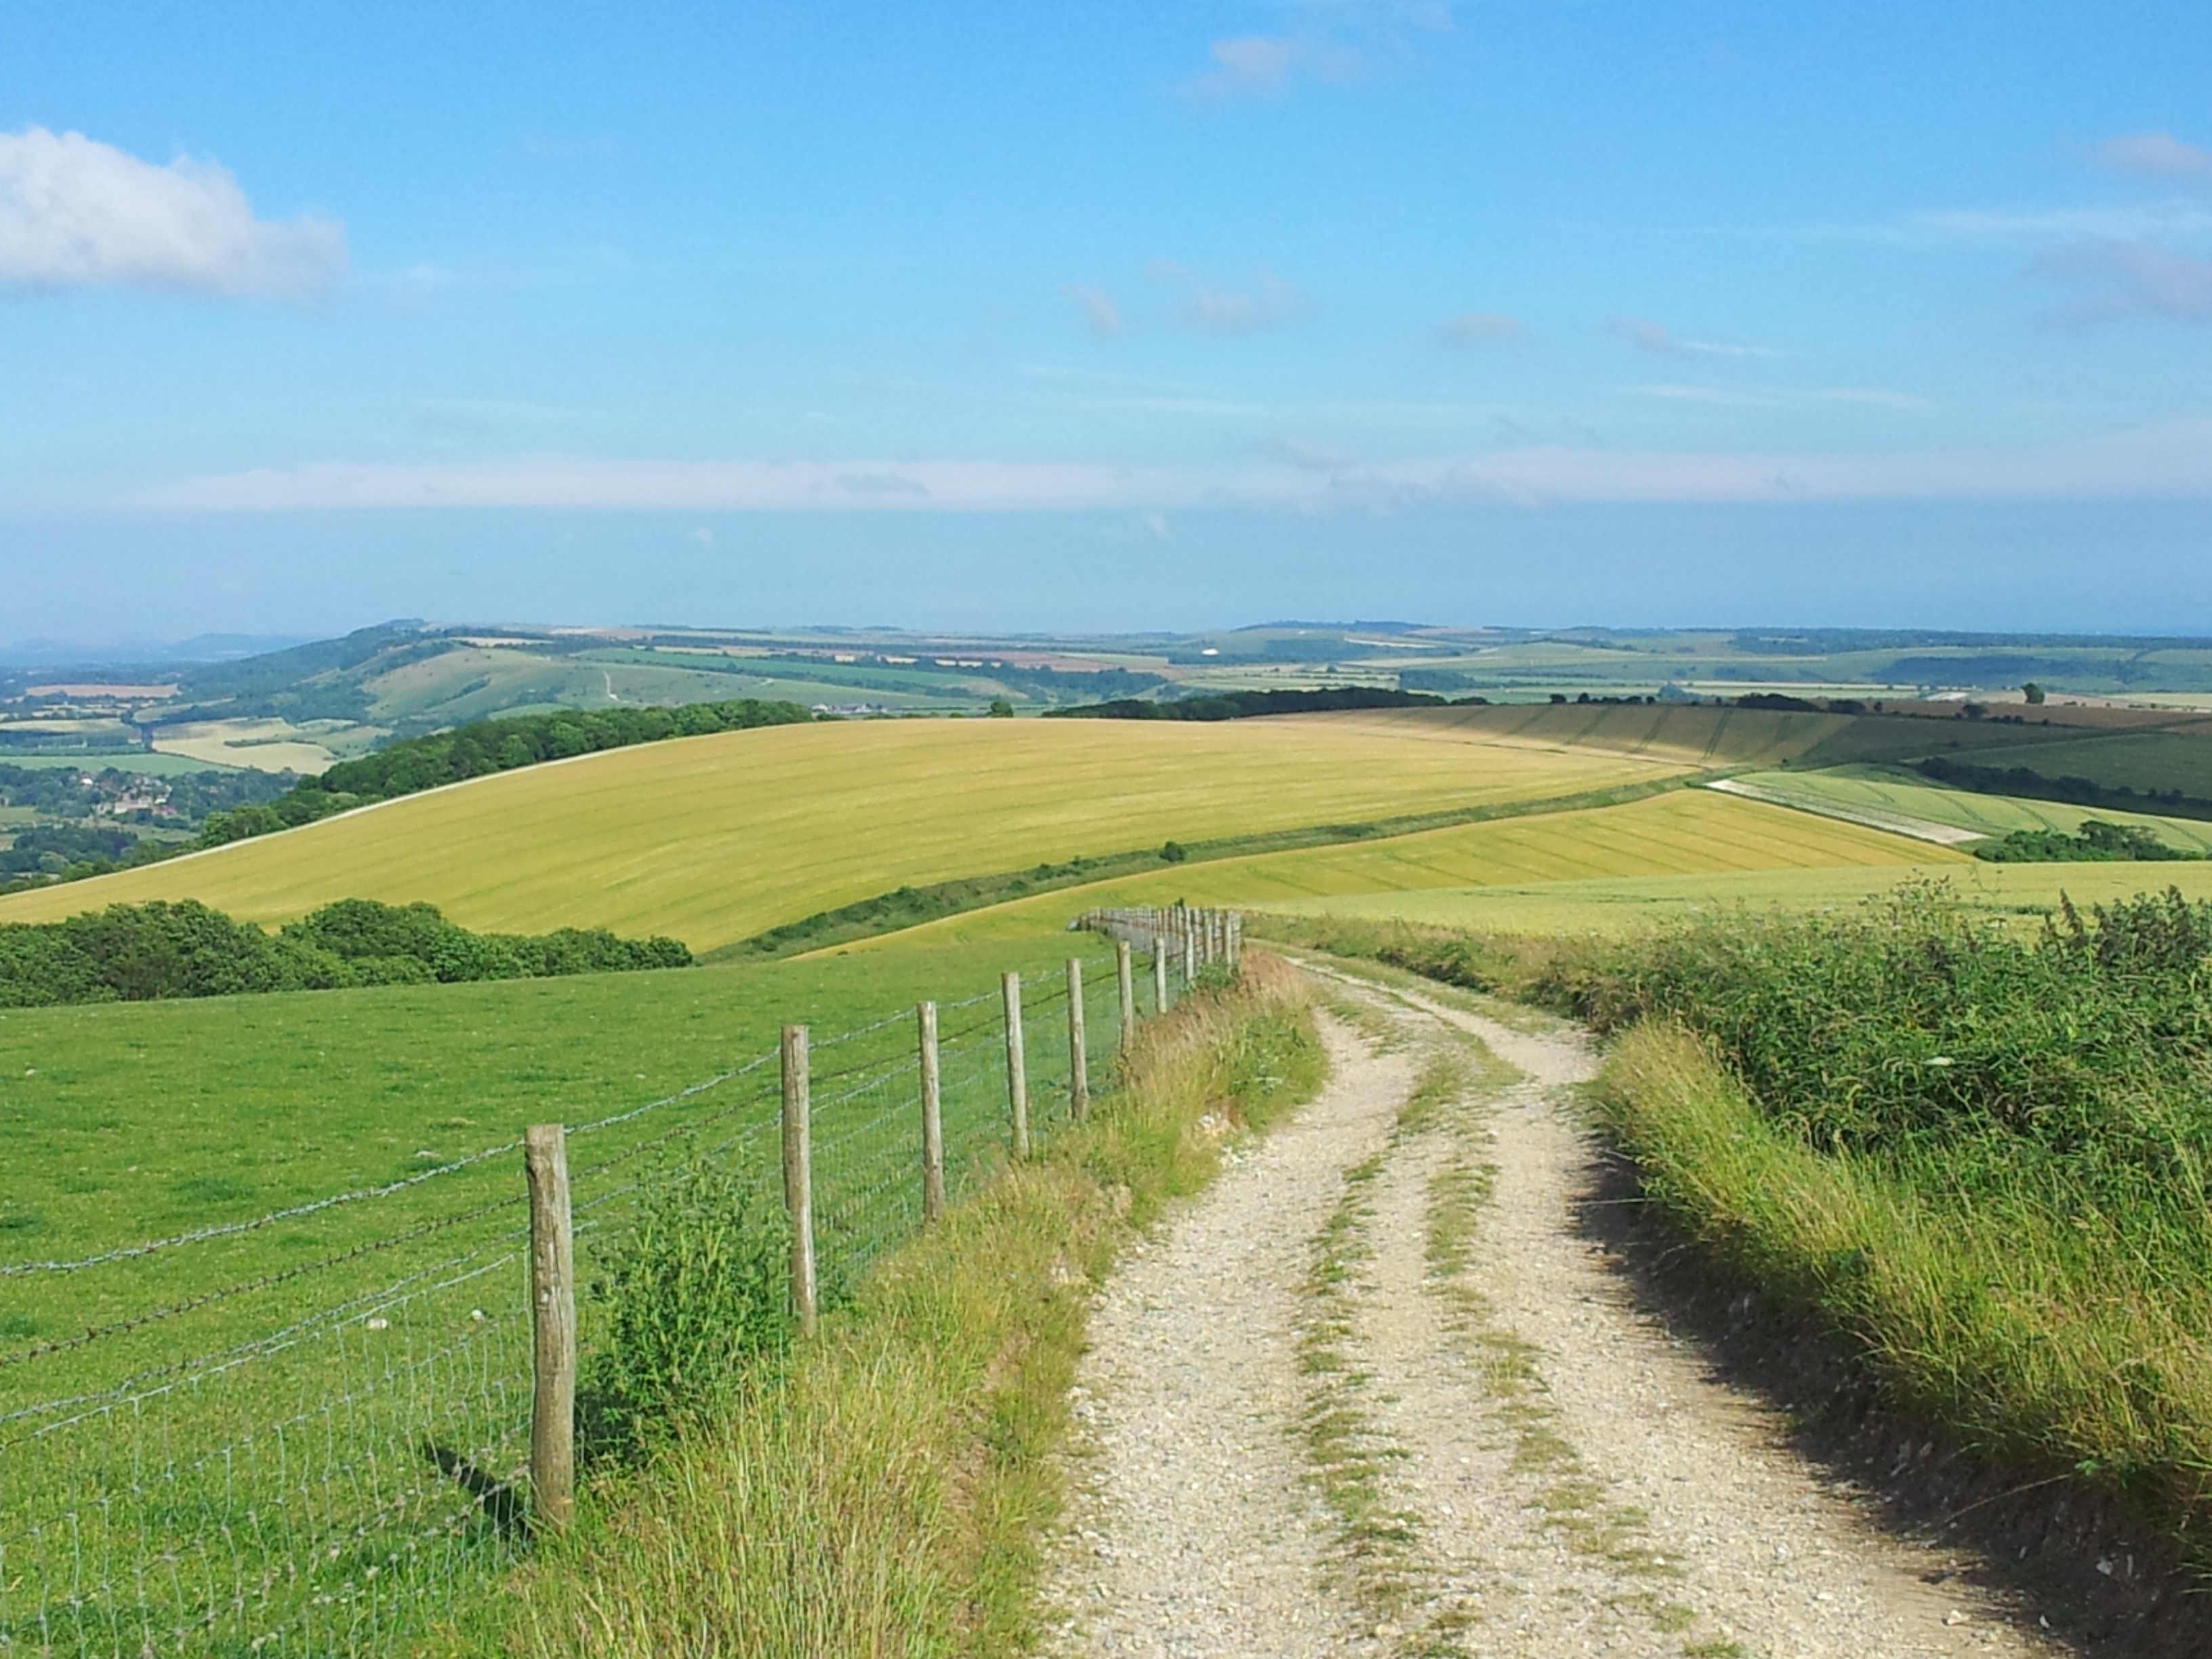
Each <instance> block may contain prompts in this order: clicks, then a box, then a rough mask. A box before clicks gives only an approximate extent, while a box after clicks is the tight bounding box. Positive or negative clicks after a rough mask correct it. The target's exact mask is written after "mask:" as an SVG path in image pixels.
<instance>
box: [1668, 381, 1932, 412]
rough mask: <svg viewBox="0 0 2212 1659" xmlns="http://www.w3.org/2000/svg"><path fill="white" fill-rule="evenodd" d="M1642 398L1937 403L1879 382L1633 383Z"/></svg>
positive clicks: (1781, 404) (1878, 405)
mask: <svg viewBox="0 0 2212 1659" xmlns="http://www.w3.org/2000/svg"><path fill="white" fill-rule="evenodd" d="M1628 389H1629V390H1630V391H1631V392H1634V393H1636V394H1637V396H1638V397H1641V398H1668V399H1670V400H1672V401H1674V402H1676V403H1690V404H1717V405H1720V406H1722V407H1724V408H1729V409H1804V408H1810V407H1818V406H1820V405H1823V404H1845V405H1853V404H1856V405H1859V406H1862V407H1864V408H1868V409H1889V410H1896V411H1898V412H1899V414H1906V415H1931V414H1933V413H1935V412H1936V407H1937V405H1936V404H1935V403H1934V402H1932V401H1931V400H1930V399H1929V398H1918V397H1915V396H1914V395H1913V394H1912V393H1911V392H1885V391H1883V390H1882V389H1881V388H1880V387H1878V386H1817V387H1814V388H1811V389H1809V390H1806V391H1779V392H1746V391H1742V390H1740V389H1738V388H1735V387H1723V386H1674V385H1661V386H1631V387H1629V388H1628Z"/></svg>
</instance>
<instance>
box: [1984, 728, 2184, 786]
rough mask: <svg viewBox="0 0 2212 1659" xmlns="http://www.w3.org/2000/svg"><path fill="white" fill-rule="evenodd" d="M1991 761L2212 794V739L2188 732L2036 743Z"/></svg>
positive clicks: (2104, 781) (2044, 772)
mask: <svg viewBox="0 0 2212 1659" xmlns="http://www.w3.org/2000/svg"><path fill="white" fill-rule="evenodd" d="M1982 764H1984V765H1990V766H2004V767H2014V766H2024V767H2026V768H2027V769H2028V770H2030V771H2031V772H2033V773H2036V774H2037V775H2039V776H2042V777H2046V778H2066V777H2075V778H2087V779H2088V780H2089V781H2091V782H2093V783H2097V784H2101V785H2103V786H2104V787H2106V788H2107V789H2121V788H2126V789H2132V790H2134V791H2136V793H2138V794H2162V793H2165V792H2166V791H2167V790H2169V789H2179V790H2180V791H2181V792H2182V793H2184V794H2185V795H2194V796H2197V798H2198V799H2203V798H2204V797H2205V796H2208V795H2212V741H2208V740H2207V739H2206V738H2204V737H2203V735H2201V734H2198V733H2195V732H2129V733H2126V734H2124V735H2117V736H2113V737H2108V738H2091V739H2088V740H2087V741H2083V742H2075V743H2055V744H2047V745H2046V744H2037V745H2035V746H2034V747H2033V748H2030V749H2026V750H2019V751H2017V752H2013V753H2008V754H2006V755H2005V756H2004V757H2002V759H1999V758H1996V757H1990V758H1989V759H1987V760H1985V761H1983V762H1982Z"/></svg>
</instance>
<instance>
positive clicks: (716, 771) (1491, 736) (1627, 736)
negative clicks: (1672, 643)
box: [0, 709, 1817, 950]
mask: <svg viewBox="0 0 2212 1659" xmlns="http://www.w3.org/2000/svg"><path fill="white" fill-rule="evenodd" d="M1460 712H1461V711H1457V710H1442V711H1435V713H1436V714H1439V715H1442V716H1444V717H1445V718H1441V719H1439V718H1425V717H1424V716H1425V714H1427V713H1428V711H1407V712H1406V713H1402V714H1398V713H1394V714H1371V715H1349V716H1337V715H1318V716H1307V717H1297V718H1291V719H1285V720H1256V721H1239V722H1235V723H1232V724H1230V725H1226V726H1197V725H1194V726H1184V725H1178V724H1152V723H1142V724H1138V723H1127V724H1124V723H1115V722H1110V721H1099V722H1091V721H1083V722H1066V723H1063V722H1058V721H1054V722H1050V723H1045V722H1032V721H1009V720H972V721H970V720H932V721H914V722H903V721H872V722H866V723H852V724H843V723H839V724H830V725H820V726H785V727H780V728H776V729H773V730H767V731H757V732H733V733H725V734H720V735H717V736H713V737H706V738H684V739H679V740H676V741H671V742H668V743H662V744H649V745H647V746H645V747H643V748H639V749H631V750H617V751H614V752H612V753H607V754H600V755H593V756H588V757H580V758H579V759H577V760H574V761H568V762H561V763H554V764H550V765H546V766H539V767H533V768H530V769H526V770H523V771H519V772H512V773H507V774H504V775H500V776H496V777H492V778H485V779H481V780H477V781H473V782H470V783H466V784H461V785H458V786H455V787H451V788H447V789H441V790H437V791H434V792H432V793H428V794H423V795H416V796H410V797H408V798H406V799H402V800H398V801H393V802H391V803H388V804H386V805H380V806H377V807H374V808H371V809H368V810H367V811H362V812H358V813H354V814H349V815H348V816H345V817H337V818H331V819H327V820H325V821H324V822H322V823H317V824H313V825H310V826H308V827H307V828H306V829H297V830H293V831H289V832H287V833H285V834H283V835H278V836H266V837H263V838H261V839H258V840H255V841H251V842H241V843H238V844H236V845H234V846H231V847H226V848H217V849H216V850H215V851H213V852H210V853H205V854H197V855H195V856H193V857H191V858H188V859H183V860H177V861H175V862H173V863H169V864H164V865H160V866H153V867H151V868H149V869H144V870H137V871H131V872H125V873H122V874H118V875H115V876H110V877H103V878H99V879H97V880H94V881H88V882H77V883H72V884H68V885H67V886H64V887H55V888H48V889H43V890H37V891H33V892H29V893H24V894H20V895H16V896H13V897H10V898H9V899H7V900H4V901H0V921H46V920H51V919H52V918H54V917H57V916H62V915H71V914H74V913H76V912H78V911H81V910H85V909H89V908H98V907H100V906H102V905H106V904H110V903H115V902H124V901H143V900H147V899H156V898H163V899H175V898H186V897H190V898H197V899H200V900H202V901H204V902H206V903H209V904H211V905H214V906H216V908H220V909H222V910H225V911H228V913H229V914H231V915H234V916H239V917H242V918H250V919H252V920H256V921H283V920H288V919H289V918H291V917H294V916H297V915H304V914H305V913H306V912H307V911H308V910H310V909H313V908H315V907H316V906H318V905H320V904H324V903H327V902H331V901H332V900H335V899H338V898H346V897H358V898H376V899H382V900H385V901H386V902H409V901H413V900H417V899H422V900H428V902H431V903H434V904H436V905H438V906H439V907H440V908H441V909H442V910H444V911H445V913H446V914H447V915H448V916H450V917H452V918H453V920H454V921H458V922H459V923H461V924H462V925H463V926H464V927H471V928H476V929H484V928H490V929H495V930H499V931H512V932H543V931H545V930H548V929H550V928H554V927H571V926H574V927H611V928H613V929H615V930H616V931H617V932H618V933H624V934H638V933H668V934H671V935H673V936H674V937H677V938H678V939H683V940H684V943H685V944H687V945H690V946H691V947H692V948H693V949H694V950H710V949H713V948H714V947H715V946H717V945H724V944H727V943H730V942H732V941H734V940H737V939H744V938H747V937H749V936H750V935H751V934H753V933H757V932H759V931H761V930H763V929H764V928H767V927H773V926H775V925H776V924H778V923H780V922H784V921H791V920H793V919H794V918H796V917H799V916H804V915H809V914H811V913H812V912H815V911H817V910H820V909H823V908H829V907H831V906H835V905H839V904H843V903H848V902H853V901H855V900H858V899H861V898H865V897H868V896H872V895H873V894H876V893H880V892H882V891H884V890H886V889H888V888H892V887H896V886H897V885H899V884H902V883H915V884H919V883H926V882H933V881H940V880H945V879H948V878H953V877H956V876H962V875H967V874H973V873H975V872H987V871H997V870H1009V869H1018V868H1024V867H1026V866H1030V865H1032V864H1035V863H1037V862H1039V861H1041V860H1066V859H1069V858H1072V857H1075V856H1079V855H1085V856H1095V855H1097V854H1106V853H1112V852H1119V851H1123V850H1126V849H1130V848H1146V847H1158V846H1160V845H1162V844H1163V843H1164V842H1168V841H1170V840H1174V841H1200V840H1206V839H1209V838H1214V837H1223V836H1237V835H1244V834H1249V833H1253V832H1255V831H1259V830H1266V829H1286V828H1291V827H1296V826H1299V825H1305V824H1313V823H1358V822H1365V821H1372V820H1376V819H1381V818H1388V817H1395V816H1398V815H1402V814H1407V813H1413V812H1425V811H1443V810H1449V809H1455V808H1464V807H1472V806H1477V805H1484V804H1495V803H1500V802H1510V801H1516V800H1539V799H1549V798H1553V797H1557V796H1562V795H1567V794H1571V793H1577V792H1580V791H1586V790H1592V789H1602V788H1607V787H1614V786H1618V785H1621V784H1632V783H1638V782H1646V781H1654V780H1660V779H1664V778H1666V777H1669V776H1675V775H1681V774H1682V773H1684V772H1686V771H1688V770H1691V769H1694V768H1695V766H1696V765H1697V763H1698V760H1697V757H1693V756H1692V752H1691V751H1692V750H1697V749H1699V748H1700V747H1702V746H1709V745H1706V744H1705V741H1704V739H1705V734H1703V733H1699V734H1695V738H1694V740H1686V741H1684V742H1682V743H1680V744H1655V743H1654V742H1653V741H1652V738H1651V732H1650V731H1649V730H1647V729H1646V728H1647V727H1649V726H1650V719H1649V717H1650V716H1653V715H1657V714H1662V713H1664V712H1665V711H1660V710H1650V709H1647V710H1643V711H1630V710H1626V709H1623V710H1620V711H1617V712H1618V713H1619V714H1624V715H1626V714H1630V713H1632V712H1640V713H1641V714H1643V715H1644V716H1645V717H1647V718H1646V720H1645V722H1644V726H1638V727H1635V728H1633V729H1625V730H1624V731H1623V732H1622V733H1621V734H1620V738H1619V740H1618V741H1617V742H1613V741H1608V742H1607V744H1606V745H1605V746H1603V747H1594V746H1575V745H1571V744H1569V743H1568V742H1566V741H1564V740H1563V739H1565V738H1571V736H1573V735H1574V732H1572V731H1571V729H1569V727H1568V726H1567V723H1566V722H1565V721H1562V720H1557V719H1556V718H1555V717H1557V716H1559V715H1561V714H1565V713H1566V712H1567V711H1563V710H1551V711H1547V714H1546V715H1545V716H1544V717H1543V718H1542V719H1541V720H1536V721H1534V722H1530V721H1528V720H1526V719H1525V718H1522V719H1518V720H1516V721H1515V722H1514V723H1513V726H1514V729H1508V730H1498V729H1492V727H1491V726H1488V725H1486V723H1485V722H1483V721H1480V720H1458V719H1453V718H1450V717H1452V716H1456V715H1458V714H1460ZM1470 712H1471V713H1478V714H1487V713H1490V712H1492V711H1470ZM1499 712H1503V711H1499ZM1527 712H1528V711H1522V714H1524V715H1525V714H1526V713H1527ZM1590 713H1591V711H1582V717H1583V718H1582V724H1583V726H1588V725H1589V715H1590ZM1770 718H1771V717H1770ZM1815 724H1817V720H1812V721H1808V726H1807V729H1806V730H1805V731H1804V732H1800V733H1797V734H1796V739H1802V741H1803V742H1809V741H1811V740H1812V739H1813V735H1814V734H1813V732H1812V731H1811V726H1814V725H1815ZM1759 729H1760V731H1761V732H1762V733H1763V734H1764V735H1763V736H1762V738H1761V740H1760V742H1759V744H1756V745H1754V747H1755V748H1756V749H1757V750H1758V752H1759V757H1761V758H1764V757H1766V756H1767V755H1768V754H1770V753H1771V750H1772V743H1773V734H1774V731H1775V730H1776V729H1778V728H1770V727H1761V728H1759ZM1796 739H1793V740H1796ZM1788 746H1789V745H1788V744H1787V743H1786V742H1785V744H1784V748H1785V749H1786V748H1787V747H1788ZM1747 758H1748V757H1747Z"/></svg>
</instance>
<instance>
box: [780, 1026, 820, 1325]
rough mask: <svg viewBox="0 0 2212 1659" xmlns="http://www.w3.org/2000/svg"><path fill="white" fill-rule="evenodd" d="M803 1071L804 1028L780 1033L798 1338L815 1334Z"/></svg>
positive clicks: (810, 1146) (809, 1140)
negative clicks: (781, 1039) (781, 1036)
mask: <svg viewBox="0 0 2212 1659" xmlns="http://www.w3.org/2000/svg"><path fill="white" fill-rule="evenodd" d="M810 1117H811V1103H810V1101H809V1099H808V1086H807V1067H806V1028H805V1026H804V1025H787V1026H785V1027H784V1028H783V1203H784V1207H785V1208H786V1209H787V1210H788V1211H789V1212H791V1310H792V1312H793V1313H794V1314H796V1315H798V1316H799V1334H800V1335H802V1336H811V1335H813V1334H814V1316H815V1312H814V1139H813V1126H812V1124H811V1121H809V1120H810Z"/></svg>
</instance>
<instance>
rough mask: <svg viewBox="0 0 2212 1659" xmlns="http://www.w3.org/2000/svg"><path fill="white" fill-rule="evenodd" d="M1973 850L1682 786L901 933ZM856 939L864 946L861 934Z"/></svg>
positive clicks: (1123, 884)
mask: <svg viewBox="0 0 2212 1659" xmlns="http://www.w3.org/2000/svg"><path fill="white" fill-rule="evenodd" d="M1957 865H1966V866H1972V867H1975V868H1984V867H1987V866H1978V865H1976V864H1975V861H1974V860H1972V859H1970V858H1968V857H1966V855H1965V854H1960V853H1953V852H1948V851H1946V850H1945V849H1943V848H1935V847H1929V846H1926V845H1924V844H1923V843H1921V842H1912V841H1908V840H1906V839H1905V838H1904V837H1903V836H1892V835H1887V834H1884V833H1883V832H1881V830H1877V829H1862V828H1860V827H1859V826H1858V825H1857V824H1852V823H1840V822H1838V821H1837V820H1835V819H1833V818H1821V817H1814V815H1812V814H1811V813H1808V812H1796V811H1790V809H1789V808H1787V807H1782V806H1768V805H1763V804H1761V803H1760V802H1758V801H1751V800H1745V799H1741V798H1740V797H1737V796H1733V795H1720V794H1715V793H1712V792H1711V791H1710V790H1705V789H1678V790H1674V791H1672V792H1670V793H1667V794H1664V795H1657V796H1654V797H1652V798H1651V799H1647V800H1640V801H1633V802H1631V803H1629V804H1627V805H1621V806H1601V807H1594V808H1589V809H1587V810H1584V811H1574V812H1557V813H1542V814H1537V815H1532V816H1530V817H1514V818H1502V819H1498V820H1495V821H1493V822H1491V823H1469V824H1460V825H1457V826H1455V827H1454V828H1451V829H1431V830H1425V831H1423V832H1422V833H1420V834H1418V835H1412V836H1393V837H1391V838H1390V839H1389V840H1387V841H1374V842H1352V843H1349V844H1345V845H1339V846H1334V847H1316V848H1303V849H1300V850H1297V851H1294V852H1285V853H1263V854H1255V855H1254V856H1251V857H1249V858H1237V859H1222V860H1218V861H1216V862H1213V863H1209V864H1194V865H1189V866H1178V867H1176V868H1171V869H1164V870H1160V871H1158V872H1152V873H1149V874H1146V875H1141V876H1130V877H1126V878H1120V879H1117V880H1112V881H1103V882H1098V883H1095V884H1091V885H1090V886H1087V887H1077V888H1068V889H1063V890H1060V891H1058V892H1054V893H1044V894H1040V895H1038V896H1036V897H1035V898H1030V899H1020V900H1017V901H1015V902H1012V903H1010V904H1001V905H996V906H994V907H993V908H989V909H987V910H977V911H974V912H971V913H970V914H969V915H960V916H948V917H946V918H945V920H944V921H937V922H932V923H930V924H928V925H927V926H926V927H919V928H915V929H913V930H911V931H910V932H909V933H903V934H896V935H892V936H890V939H885V940H884V941H883V942H882V943H883V944H884V945H890V943H891V941H892V940H893V939H896V940H901V941H904V940H913V941H915V942H922V941H933V942H936V943H951V942H955V941H958V942H962V943H968V942H981V941H984V940H987V939H1007V938H1015V937H1019V936H1023V935H1026V934H1030V933H1035V932H1036V930H1037V929H1038V928H1039V927H1051V926H1056V925H1058V924H1059V923H1060V922H1063V921H1066V918H1067V917H1069V916H1071V915H1076V914H1077V913H1079V912H1080V911H1082V910H1084V909H1086V908H1091V907H1092V906H1094V905H1097V906H1109V905H1146V904H1172V903H1174V902H1176V901H1177V900H1178V899H1181V900H1184V901H1187V902H1189V903H1192V904H1201V905H1223V906H1232V905H1233V906H1244V907H1254V908H1270V909H1280V908H1291V909H1304V908H1309V907H1308V905H1307V901H1311V900H1322V899H1327V900H1332V901H1333V900H1335V899H1343V900H1344V901H1345V902H1346V904H1348V905H1350V906H1352V912H1351V913H1353V914H1362V915H1364V914H1367V911H1366V910H1364V909H1362V908H1359V907H1363V906H1368V905H1374V906H1377V907H1380V910H1379V911H1378V913H1379V914H1388V913H1389V907H1391V906H1393V905H1396V904H1401V903H1413V904H1420V903H1425V902H1427V900H1426V897H1425V896H1426V895H1429V894H1431V893H1437V892H1439V891H1443V892H1450V891H1453V890H1465V889H1473V888H1487V887H1492V886H1512V887H1515V888H1516V890H1518V889H1519V888H1521V887H1522V886H1525V885H1527V884H1534V883H1545V884H1573V883H1577V882H1583V881H1589V880H1590V879H1592V878H1607V877H1615V878H1617V877H1651V876H1672V877H1687V878H1692V879H1699V878H1708V877H1711V876H1717V875H1729V874H1734V873H1737V872H1789V871H1807V872H1826V871H1829V870H1832V869H1835V868H1838V867H1839V866H1846V867H1851V868H1853V869H1854V872H1856V871H1857V870H1864V871H1866V872H1869V874H1870V878H1871V879H1872V880H1873V881H1874V882H1875V884H1876V885H1878V886H1879V885H1887V884H1891V883H1893V882H1895V881H1899V880H1901V879H1903V878H1905V874H1906V873H1907V872H1909V871H1911V869H1912V868H1914V867H1916V866H1929V867H1936V866H1946V867H1948V866H1957ZM854 948H860V947H854Z"/></svg>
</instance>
